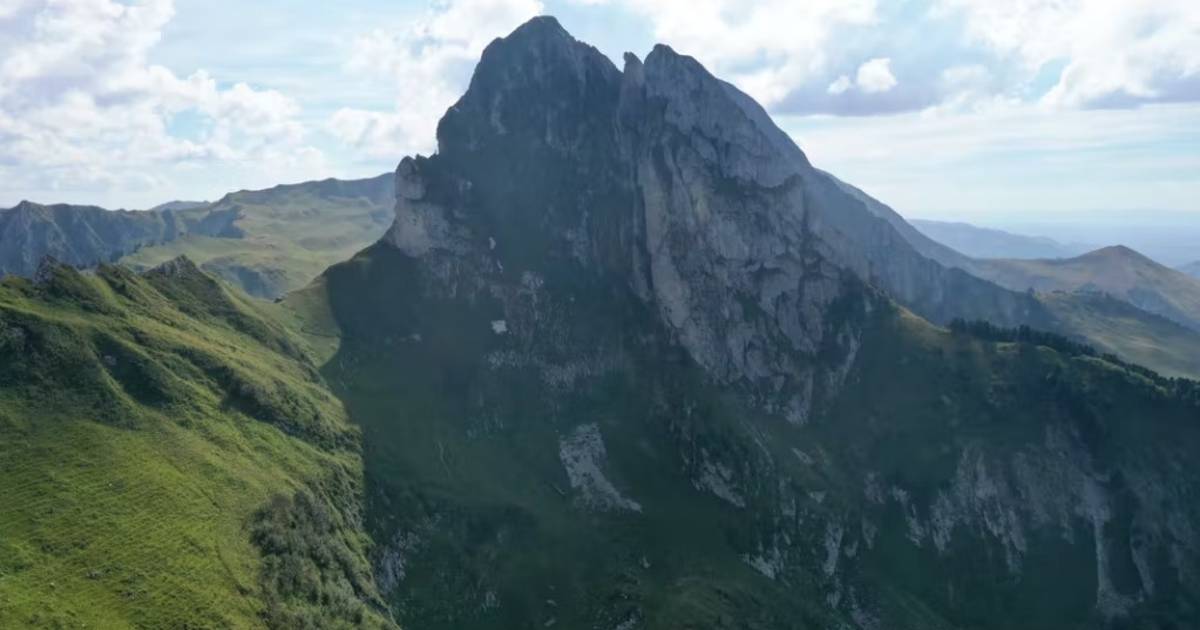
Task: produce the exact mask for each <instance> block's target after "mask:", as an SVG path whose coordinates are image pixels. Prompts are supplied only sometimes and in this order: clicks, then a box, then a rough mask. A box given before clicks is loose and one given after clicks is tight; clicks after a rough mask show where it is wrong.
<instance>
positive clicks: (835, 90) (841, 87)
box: [825, 74, 854, 94]
mask: <svg viewBox="0 0 1200 630" xmlns="http://www.w3.org/2000/svg"><path fill="white" fill-rule="evenodd" d="M853 86H854V83H853V82H852V81H850V77H848V76H846V75H844V74H843V75H842V76H840V77H838V78H836V79H834V80H833V83H830V84H829V87H827V88H825V91H826V92H828V93H830V94H841V93H843V92H845V91H846V90H849V89H850V88H851V87H853Z"/></svg>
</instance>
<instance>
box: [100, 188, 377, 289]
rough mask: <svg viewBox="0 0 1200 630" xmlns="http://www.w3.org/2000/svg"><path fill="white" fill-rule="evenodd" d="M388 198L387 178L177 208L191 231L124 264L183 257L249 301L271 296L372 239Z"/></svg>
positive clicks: (246, 194)
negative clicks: (249, 297) (241, 292)
mask: <svg viewBox="0 0 1200 630" xmlns="http://www.w3.org/2000/svg"><path fill="white" fill-rule="evenodd" d="M394 198H395V191H394V189H393V178H392V176H391V175H390V174H388V175H381V176H379V177H372V178H369V179H358V180H338V179H326V180H321V181H314V182H304V183H301V184H291V185H284V186H275V187H274V188H269V189H266V190H243V191H239V192H235V193H230V194H228V195H225V196H224V197H222V198H221V199H220V200H219V201H217V202H215V203H212V204H206V205H203V206H200V207H193V208H190V209H184V210H181V211H180V212H181V213H182V216H185V217H187V220H188V221H190V222H191V223H192V224H193V227H192V229H190V230H189V231H188V232H187V233H186V234H185V235H182V236H181V237H180V238H178V239H176V240H172V241H170V242H167V243H163V244H160V245H158V246H156V247H147V248H143V249H141V250H139V251H137V252H136V253H134V254H132V255H129V256H127V257H125V258H124V259H122V263H124V264H128V265H130V266H132V267H134V268H135V269H147V268H150V267H153V266H155V265H157V264H160V263H162V262H164V261H166V260H170V259H172V258H174V257H176V256H180V255H186V256H188V257H189V258H190V259H192V260H194V261H195V262H196V263H197V264H199V265H200V267H201V268H202V269H204V270H205V271H208V272H211V273H214V274H216V275H218V276H220V277H221V278H223V279H225V280H227V281H228V282H230V283H232V284H234V285H236V286H238V287H240V288H242V289H243V290H245V291H246V292H247V293H250V294H251V295H254V296H258V297H265V298H276V297H279V296H280V295H283V294H284V293H286V292H288V291H291V290H293V289H297V288H299V287H302V286H304V285H306V284H308V283H309V282H310V281H311V280H312V279H313V278H315V277H316V276H317V275H319V274H320V273H321V272H322V271H323V270H324V269H325V268H326V267H328V266H329V265H331V264H333V263H335V262H338V261H341V260H345V259H346V258H349V257H350V256H351V255H353V254H354V253H355V252H357V251H358V250H360V249H362V248H363V247H366V246H367V245H369V244H370V243H373V242H375V241H376V240H378V239H379V237H380V236H381V235H382V234H383V232H384V231H385V230H386V229H387V227H388V225H390V223H391V220H392V205H393V200H394Z"/></svg>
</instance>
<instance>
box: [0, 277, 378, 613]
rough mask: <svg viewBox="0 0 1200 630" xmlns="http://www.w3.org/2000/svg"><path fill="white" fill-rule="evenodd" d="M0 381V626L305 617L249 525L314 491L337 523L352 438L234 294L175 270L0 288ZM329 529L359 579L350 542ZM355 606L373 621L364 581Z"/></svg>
mask: <svg viewBox="0 0 1200 630" xmlns="http://www.w3.org/2000/svg"><path fill="white" fill-rule="evenodd" d="M0 384H2V387H0V436H2V437H3V439H0V496H3V497H4V500H3V502H0V532H3V535H2V537H0V546H2V547H3V551H2V552H0V627H31V628H43V627H44V628H59V627H104V628H121V627H138V628H163V627H173V628H184V627H187V628H210V627H211V628H218V627H232V628H249V627H261V626H263V625H264V624H271V622H272V620H273V619H274V617H273V616H272V613H273V612H277V611H278V610H279V609H282V610H284V611H295V610H301V609H303V608H304V606H305V604H304V602H305V601H306V600H307V596H306V595H305V596H302V595H300V594H298V593H293V592H289V591H287V590H286V589H284V590H281V589H280V587H279V585H277V584H273V583H272V582H271V581H270V580H269V579H268V578H269V577H270V576H269V572H268V571H267V567H268V566H269V565H270V563H271V558H272V557H274V556H273V553H272V552H271V550H268V549H266V548H264V547H263V546H262V545H261V544H259V545H256V544H255V540H254V538H253V537H252V535H251V530H252V529H253V528H254V527H257V526H256V525H254V523H262V522H264V517H263V516H262V514H263V510H264V509H266V508H267V507H268V506H271V505H278V504H279V501H287V500H288V498H289V497H295V496H301V495H303V494H304V493H311V492H313V490H312V489H313V488H320V487H322V486H323V485H328V484H330V483H332V482H331V481H330V480H331V479H332V480H337V479H340V480H342V481H341V482H340V483H339V484H336V485H337V487H338V491H337V492H333V493H325V496H326V497H340V499H339V500H340V501H341V502H342V504H336V505H335V504H333V503H331V502H330V501H326V500H322V502H321V503H320V504H321V505H322V506H323V508H324V509H326V510H327V511H329V512H330V513H333V514H337V515H344V514H347V513H348V512H347V510H346V507H345V505H344V504H345V502H347V501H349V502H350V503H354V502H355V501H356V497H357V496H358V494H357V493H359V492H361V482H360V481H358V479H360V475H361V472H360V470H361V468H360V467H361V463H360V461H361V460H360V459H359V453H358V436H357V431H356V430H354V429H353V428H352V427H351V426H350V425H349V424H348V423H347V422H346V417H345V413H344V411H343V410H342V408H341V405H340V403H339V402H338V401H337V400H336V399H334V398H333V397H332V396H330V395H329V394H328V392H327V391H326V390H325V388H324V386H323V384H322V383H321V380H320V377H319V376H318V375H317V374H316V372H315V370H314V369H313V368H312V367H311V363H309V362H308V359H307V355H306V354H305V351H304V350H303V349H302V346H301V345H300V344H299V343H298V342H296V341H295V340H293V339H292V337H291V335H290V334H289V333H287V331H286V330H284V329H283V328H282V327H280V326H279V325H278V324H275V323H274V322H272V321H271V320H268V319H265V318H263V317H262V316H261V314H260V313H259V312H258V311H257V310H255V307H253V306H252V305H251V303H250V302H249V301H248V300H247V299H246V298H244V297H240V296H238V295H237V294H236V293H232V292H230V291H229V290H227V289H226V288H224V287H222V286H221V285H219V284H218V283H216V282H215V281H213V280H212V279H211V278H209V277H207V276H205V275H203V274H201V273H200V272H198V271H197V270H196V269H195V268H194V267H193V266H191V265H190V264H188V263H176V264H174V265H172V266H168V268H166V269H164V270H161V271H157V272H152V273H150V274H147V275H145V276H139V275H137V274H134V273H132V272H130V271H127V270H125V269H123V268H119V267H108V266H106V267H101V268H100V269H99V270H98V271H97V272H96V273H95V274H94V275H83V274H81V273H79V272H76V271H74V270H71V269H69V268H66V267H58V268H56V269H55V270H54V273H53V275H52V277H50V278H48V279H47V280H46V281H45V282H43V283H39V284H34V283H31V282H28V281H25V280H22V279H17V278H8V279H5V280H4V281H3V282H2V283H0ZM297 410H303V412H304V413H299V414H298V413H297ZM336 520H337V521H338V523H339V525H338V526H337V528H335V529H336V535H334V536H332V537H331V538H332V539H333V540H341V541H343V543H342V546H343V547H345V549H346V550H347V553H348V556H347V557H349V558H352V559H353V561H354V563H356V565H357V567H358V568H357V570H358V571H362V570H363V567H365V566H366V560H365V556H366V553H367V548H368V543H367V541H366V539H365V538H364V537H363V536H362V535H361V533H355V532H356V531H359V532H361V530H357V527H358V525H357V523H356V522H354V519H353V518H347V517H345V516H338V517H337V519H336ZM353 574H354V571H345V572H343V571H341V570H340V569H339V570H337V571H334V572H328V573H327V574H326V576H325V577H326V579H327V583H328V584H331V585H337V584H341V583H344V582H345V583H348V582H350V581H351V579H350V578H349V577H346V576H351V575H353ZM352 592H354V593H355V594H356V596H355V601H356V602H357V612H356V613H355V614H358V615H360V617H358V618H359V619H363V620H364V625H370V624H371V623H373V624H374V625H379V626H384V625H387V623H388V622H387V619H386V616H384V615H381V614H379V613H378V612H375V608H374V607H373V604H372V603H371V601H372V598H373V597H374V595H373V587H372V586H371V585H370V584H369V583H362V584H360V588H353V587H352ZM272 603H273V605H274V608H272V606H269V605H268V604H272ZM347 618H350V617H347ZM325 621H326V622H327V623H326V624H325V625H323V626H322V627H335V626H337V625H338V624H339V623H342V622H343V621H344V619H342V620H339V619H338V618H337V613H331V615H330V616H328V617H327V618H326V619H325ZM272 625H274V626H275V627H286V626H282V625H281V624H278V623H274V624H272ZM347 625H348V623H347ZM293 627H299V626H293Z"/></svg>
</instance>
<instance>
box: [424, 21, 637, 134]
mask: <svg viewBox="0 0 1200 630" xmlns="http://www.w3.org/2000/svg"><path fill="white" fill-rule="evenodd" d="M619 83H620V71H618V70H617V68H616V67H615V66H614V65H613V64H612V62H611V61H609V60H608V58H607V57H605V56H604V55H603V54H602V53H600V51H598V50H596V49H595V48H594V47H592V46H589V45H587V44H584V43H581V42H579V41H577V40H575V39H574V38H573V37H571V35H570V34H569V33H567V32H566V31H565V30H564V29H563V28H562V26H561V25H559V23H558V21H557V20H555V19H554V18H552V17H548V16H543V17H538V18H534V19H532V20H530V21H529V22H526V23H525V24H523V25H522V26H520V27H518V28H517V29H516V30H515V31H513V32H512V33H511V34H510V35H509V36H507V37H503V38H498V39H496V40H495V41H493V42H492V43H491V44H489V45H488V47H487V48H486V49H485V50H484V51H483V55H482V57H481V58H480V60H479V65H478V66H477V67H476V69H475V73H474V75H473V76H472V78H471V83H470V85H469V87H468V88H467V91H466V93H465V94H463V96H462V98H461V99H459V101H458V102H457V103H456V104H455V105H454V106H453V107H451V108H450V110H449V111H447V112H446V115H445V117H443V118H442V120H441V122H440V123H439V124H438V132H437V135H438V151H439V153H443V154H447V155H450V156H456V155H459V154H461V153H462V152H470V151H475V150H479V149H480V148H481V147H484V146H486V145H488V144H491V143H493V142H496V141H500V142H505V143H509V142H512V141H513V139H514V137H516V138H518V139H519V138H521V137H523V136H524V137H527V138H531V139H532V138H536V139H538V140H540V141H543V142H544V143H545V144H546V145H548V146H552V147H557V148H559V149H564V150H565V149H569V148H570V147H573V146H575V145H576V144H578V143H580V142H583V141H584V140H583V136H581V132H584V133H589V132H591V131H592V130H590V129H588V128H587V127H586V125H583V126H582V128H581V125H580V123H581V122H583V121H586V120H587V119H588V118H589V114H590V113H595V112H597V111H602V110H603V109H604V108H605V107H609V108H611V107H612V106H613V105H614V104H615V99H616V92H617V86H618V85H619Z"/></svg>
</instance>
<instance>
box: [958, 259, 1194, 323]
mask: <svg viewBox="0 0 1200 630" xmlns="http://www.w3.org/2000/svg"><path fill="white" fill-rule="evenodd" d="M973 270H974V272H975V273H977V274H979V275H980V276H982V277H984V278H987V279H989V280H992V281H993V282H996V283H997V284H1000V285H1002V286H1006V287H1009V288H1010V289H1015V290H1025V289H1033V290H1035V291H1093V292H1095V291H1098V292H1103V293H1108V294H1110V295H1113V296H1116V297H1118V298H1120V299H1123V300H1125V301H1127V302H1129V303H1130V304H1132V305H1134V306H1136V307H1138V308H1140V309H1142V310H1144V311H1147V312H1150V313H1154V314H1156V315H1161V316H1163V317H1166V318H1167V319H1170V320H1172V321H1175V322H1178V323H1180V324H1183V325H1184V326H1188V327H1189V328H1192V329H1193V330H1197V331H1200V280H1197V279H1196V278H1193V277H1191V276H1188V275H1187V274H1185V273H1183V272H1180V271H1176V270H1174V269H1171V268H1169V267H1165V266H1163V265H1160V264H1158V263H1156V262H1154V261H1153V260H1150V259H1149V258H1147V257H1145V256H1143V255H1141V254H1139V253H1138V252H1135V251H1134V250H1132V249H1129V248H1128V247H1123V246H1120V245H1118V246H1114V247H1105V248H1103V249H1098V250H1095V251H1092V252H1088V253H1086V254H1084V255H1082V256H1077V257H1075V258H1067V259H1062V260H1014V259H997V260H987V261H980V264H978V265H976V266H975V267H974V269H973Z"/></svg>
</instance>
